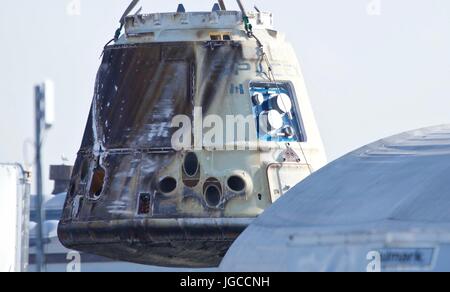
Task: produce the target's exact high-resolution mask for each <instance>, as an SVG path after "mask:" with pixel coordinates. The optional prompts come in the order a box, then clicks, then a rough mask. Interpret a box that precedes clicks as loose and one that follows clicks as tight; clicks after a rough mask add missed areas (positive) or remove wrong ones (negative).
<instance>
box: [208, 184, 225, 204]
mask: <svg viewBox="0 0 450 292" xmlns="http://www.w3.org/2000/svg"><path fill="white" fill-rule="evenodd" d="M221 196H222V192H221V191H220V190H219V188H218V187H217V186H215V185H210V186H208V187H207V188H206V190H205V199H206V203H208V205H209V206H211V207H217V206H218V205H219V204H220V199H221Z"/></svg>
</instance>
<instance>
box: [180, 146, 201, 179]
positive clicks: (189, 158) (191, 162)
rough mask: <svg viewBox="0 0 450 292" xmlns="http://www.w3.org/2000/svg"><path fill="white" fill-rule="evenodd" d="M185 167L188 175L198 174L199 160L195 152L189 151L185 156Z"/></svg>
mask: <svg viewBox="0 0 450 292" xmlns="http://www.w3.org/2000/svg"><path fill="white" fill-rule="evenodd" d="M183 168H184V172H185V173H186V175H187V176H190V177H193V176H195V175H196V174H197V172H198V168H199V162H198V158H197V155H196V154H195V153H193V152H189V153H188V154H187V155H186V157H185V158H184V164H183Z"/></svg>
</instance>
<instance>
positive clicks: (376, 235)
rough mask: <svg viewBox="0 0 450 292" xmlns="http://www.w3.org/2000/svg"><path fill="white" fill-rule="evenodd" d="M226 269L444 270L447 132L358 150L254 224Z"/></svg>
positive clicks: (449, 248)
mask: <svg viewBox="0 0 450 292" xmlns="http://www.w3.org/2000/svg"><path fill="white" fill-rule="evenodd" d="M221 269H222V270H225V271H366V270H367V269H369V270H371V269H375V270H380V269H381V270H382V271H383V270H384V271H386V270H388V271H398V270H410V271H417V270H419V271H422V270H426V271H432V270H434V271H450V125H444V126H437V127H432V128H427V129H421V130H417V131H412V132H408V133H404V134H400V135H397V136H393V137H391V138H387V139H384V140H380V141H378V142H376V143H373V144H370V145H368V146H365V147H363V148H361V149H358V150H356V151H354V152H352V153H350V154H348V155H346V156H344V157H342V158H340V159H338V160H337V161H335V162H333V163H331V164H329V165H328V166H326V167H324V168H323V169H322V170H320V171H318V172H317V173H315V174H314V175H312V176H311V177H309V178H307V179H306V180H305V181H303V182H302V183H300V184H299V185H298V186H296V187H295V188H293V189H292V190H291V191H290V192H289V193H288V194H286V195H285V196H284V197H282V198H281V199H280V200H279V201H278V202H277V203H276V204H275V205H274V206H273V207H271V208H270V209H269V210H267V211H266V212H265V213H264V214H263V215H262V216H261V217H260V218H258V219H257V220H256V221H255V222H254V223H253V224H252V225H251V226H250V227H249V228H248V229H247V230H246V231H245V232H244V233H243V234H242V235H241V237H240V238H239V239H238V240H237V241H236V242H235V244H234V245H233V247H232V248H231V249H230V251H229V252H228V254H227V256H226V257H225V259H224V261H223V263H222V266H221Z"/></svg>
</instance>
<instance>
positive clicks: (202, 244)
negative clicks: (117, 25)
mask: <svg viewBox="0 0 450 292" xmlns="http://www.w3.org/2000/svg"><path fill="white" fill-rule="evenodd" d="M222 6H223V5H222ZM245 15H246V17H245V18H244V17H243V13H242V12H241V11H228V10H218V9H217V7H216V8H215V9H214V11H212V12H184V11H183V9H179V10H178V12H177V13H156V14H135V15H132V16H127V17H125V18H124V27H125V33H124V34H123V35H119V36H118V37H117V38H116V41H115V42H114V43H113V44H110V45H108V46H106V47H105V49H104V52H103V60H102V63H101V65H100V69H99V71H98V75H97V80H96V85H95V92H94V98H93V102H92V107H91V111H90V114H89V117H88V121H87V126H86V130H85V134H84V137H83V140H82V143H81V148H80V151H79V152H78V156H77V161H76V164H75V168H74V172H73V175H72V180H71V185H70V191H69V193H68V196H67V200H66V203H65V207H64V212H63V215H62V218H61V221H60V224H59V229H58V234H59V238H60V240H61V242H62V243H63V244H64V245H65V246H66V247H68V248H71V249H75V250H79V251H82V252H87V253H91V254H97V255H101V256H105V257H110V258H114V259H117V260H123V261H130V262H136V263H141V264H148V265H158V266H168V267H211V266H217V265H218V264H219V263H220V261H221V259H222V258H223V256H224V255H225V253H226V252H227V250H228V248H229V247H230V245H231V244H232V243H233V241H234V240H235V239H236V238H237V237H238V236H239V234H240V233H241V232H242V231H243V230H244V229H245V228H246V227H247V226H248V225H249V224H250V222H252V221H253V220H254V218H256V217H257V216H258V215H260V214H261V213H262V212H263V211H264V210H265V209H266V208H267V207H269V206H270V205H271V204H272V203H273V202H274V201H275V200H277V199H278V198H279V197H280V196H281V195H283V193H284V192H285V191H286V189H287V188H286V186H293V185H295V184H297V183H298V182H300V181H301V180H302V179H304V178H305V177H307V176H308V175H310V173H311V170H317V169H319V168H320V167H322V166H323V165H324V164H325V162H326V158H325V154H324V150H323V146H322V141H321V139H320V135H319V132H318V128H317V125H316V122H315V119H314V115H313V113H312V109H311V106H310V102H309V98H308V95H307V92H306V89H305V85H304V83H303V79H302V77H301V73H300V68H299V66H298V62H297V59H296V56H295V53H294V52H293V50H292V48H291V46H290V45H289V44H288V43H287V42H286V41H285V39H284V35H283V34H281V33H279V32H277V31H275V30H274V28H273V20H272V14H271V13H263V12H247V13H246V14H245ZM247 18H248V21H249V22H250V23H251V24H252V26H251V28H252V30H253V31H252V34H250V33H249V32H248V31H246V29H248V28H249V27H250V26H248V25H245V22H246V19H247ZM244 20H245V21H244ZM119 32H120V30H119ZM252 36H257V38H258V40H256V39H254V38H253V37H252ZM260 44H262V45H264V46H263V47H262V48H263V49H264V50H265V52H264V53H265V54H266V55H267V61H262V60H261V56H260V53H258V52H259V51H260V50H261V49H262V48H261V46H260ZM267 62H271V64H267ZM269 68H273V73H274V74H273V75H274V77H269V76H270V75H271V74H269ZM273 96H277V98H276V100H275V103H274V104H272V101H271V99H273ZM273 105H275V108H271V107H272V106H273ZM267 111H269V113H268V114H266V112H267ZM261 115H266V116H267V121H268V123H269V124H270V127H271V128H272V129H273V130H275V131H281V132H283V131H284V132H287V134H284V135H278V134H275V135H271V134H270V133H269V134H268V133H267V132H265V131H264V129H262V127H263V126H262V125H261V124H260V122H259V120H260V119H259V117H260V116H261ZM289 116H290V117H292V118H289ZM283 129H285V130H283ZM299 157H300V159H299Z"/></svg>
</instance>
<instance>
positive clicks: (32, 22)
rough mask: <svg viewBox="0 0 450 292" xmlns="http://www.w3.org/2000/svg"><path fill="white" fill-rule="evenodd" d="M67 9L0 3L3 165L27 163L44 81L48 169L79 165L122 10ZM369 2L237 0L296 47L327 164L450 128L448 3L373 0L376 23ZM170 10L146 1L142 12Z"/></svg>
mask: <svg viewBox="0 0 450 292" xmlns="http://www.w3.org/2000/svg"><path fill="white" fill-rule="evenodd" d="M72 1H73V0H34V1H32V0H26V1H24V0H22V1H2V3H1V8H0V39H1V41H2V44H1V46H0V52H1V56H0V102H1V103H0V117H1V123H0V137H1V143H0V161H1V162H21V163H24V162H25V160H28V161H32V158H33V152H32V148H31V147H30V146H28V147H25V150H24V147H23V145H24V141H25V140H26V139H28V138H33V119H34V117H33V85H34V84H35V83H37V82H40V81H42V80H43V79H45V78H51V79H53V80H54V81H55V83H56V93H57V104H56V109H57V112H56V114H57V116H56V119H57V120H56V124H55V126H54V128H53V129H52V130H50V131H49V132H48V134H47V139H46V141H45V144H44V147H45V148H44V150H45V160H44V161H45V164H46V167H45V172H46V174H47V172H48V164H51V163H61V158H60V157H61V155H62V154H64V155H66V156H67V157H68V158H69V159H70V162H71V163H73V161H74V159H75V155H76V152H77V150H78V147H79V145H80V142H81V137H82V134H83V131H84V127H85V123H86V119H87V115H88V111H89V106H90V102H91V99H92V94H93V87H94V81H95V74H96V71H97V69H98V66H99V62H100V60H99V56H100V53H101V50H102V47H103V45H104V44H105V43H106V42H107V41H108V40H109V39H110V38H111V37H112V36H113V33H114V30H115V28H116V26H117V20H118V18H119V17H120V15H121V13H122V12H123V10H124V9H125V7H126V6H127V4H128V3H129V2H130V1H127V0H80V3H81V15H79V16H70V15H68V14H67V11H66V8H67V5H68V4H69V3H70V2H72ZM374 1H375V2H377V1H378V0H339V1H336V0H314V1H312V0H309V1H307V0H300V1H292V0H277V1H269V0H253V1H250V0H246V1H244V2H246V3H248V4H247V6H248V8H251V7H252V6H251V5H252V4H254V3H255V4H257V6H258V7H259V8H260V9H261V10H265V11H272V12H274V14H275V25H276V28H277V29H278V30H280V31H283V32H285V33H286V34H287V36H288V38H289V39H290V41H291V42H292V43H293V45H294V47H295V49H296V51H297V53H298V56H299V59H300V61H301V65H302V69H303V72H304V75H305V78H306V84H307V86H308V89H309V93H310V97H311V101H312V104H313V107H314V110H315V113H316V118H317V121H318V124H319V127H320V130H321V134H322V137H323V140H324V143H325V147H326V150H327V153H328V156H329V158H330V160H332V159H335V158H338V157H339V156H341V155H343V154H345V153H346V152H348V151H350V150H353V149H354V148H356V147H359V146H362V145H364V144H367V143H369V142H372V141H374V140H377V139H379V138H382V137H385V136H387V135H391V134H395V133H398V132H401V131H405V130H410V129H414V128H419V127H425V126H430V125H435V124H442V123H450V1H448V0H381V1H379V2H380V3H381V10H380V12H381V14H380V15H378V16H373V15H369V14H368V13H367V6H368V5H369V4H370V3H372V2H373V3H375V2H374ZM213 2H214V1H206V0H202V1H199V0H197V1H194V0H186V1H183V3H184V4H185V7H186V9H187V10H210V9H211V7H212V5H213ZM226 2H229V3H233V5H231V4H230V5H229V6H232V7H236V6H235V5H234V1H232V0H228V1H226ZM177 4H178V1H169V0H165V1H161V0H157V1H156V0H143V1H142V5H143V7H144V11H145V12H154V11H173V10H175V9H176V6H177ZM373 11H375V10H373ZM24 152H25V154H26V155H24ZM24 156H28V158H25V157H24ZM46 190H47V191H51V185H50V184H49V183H47V184H46Z"/></svg>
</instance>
